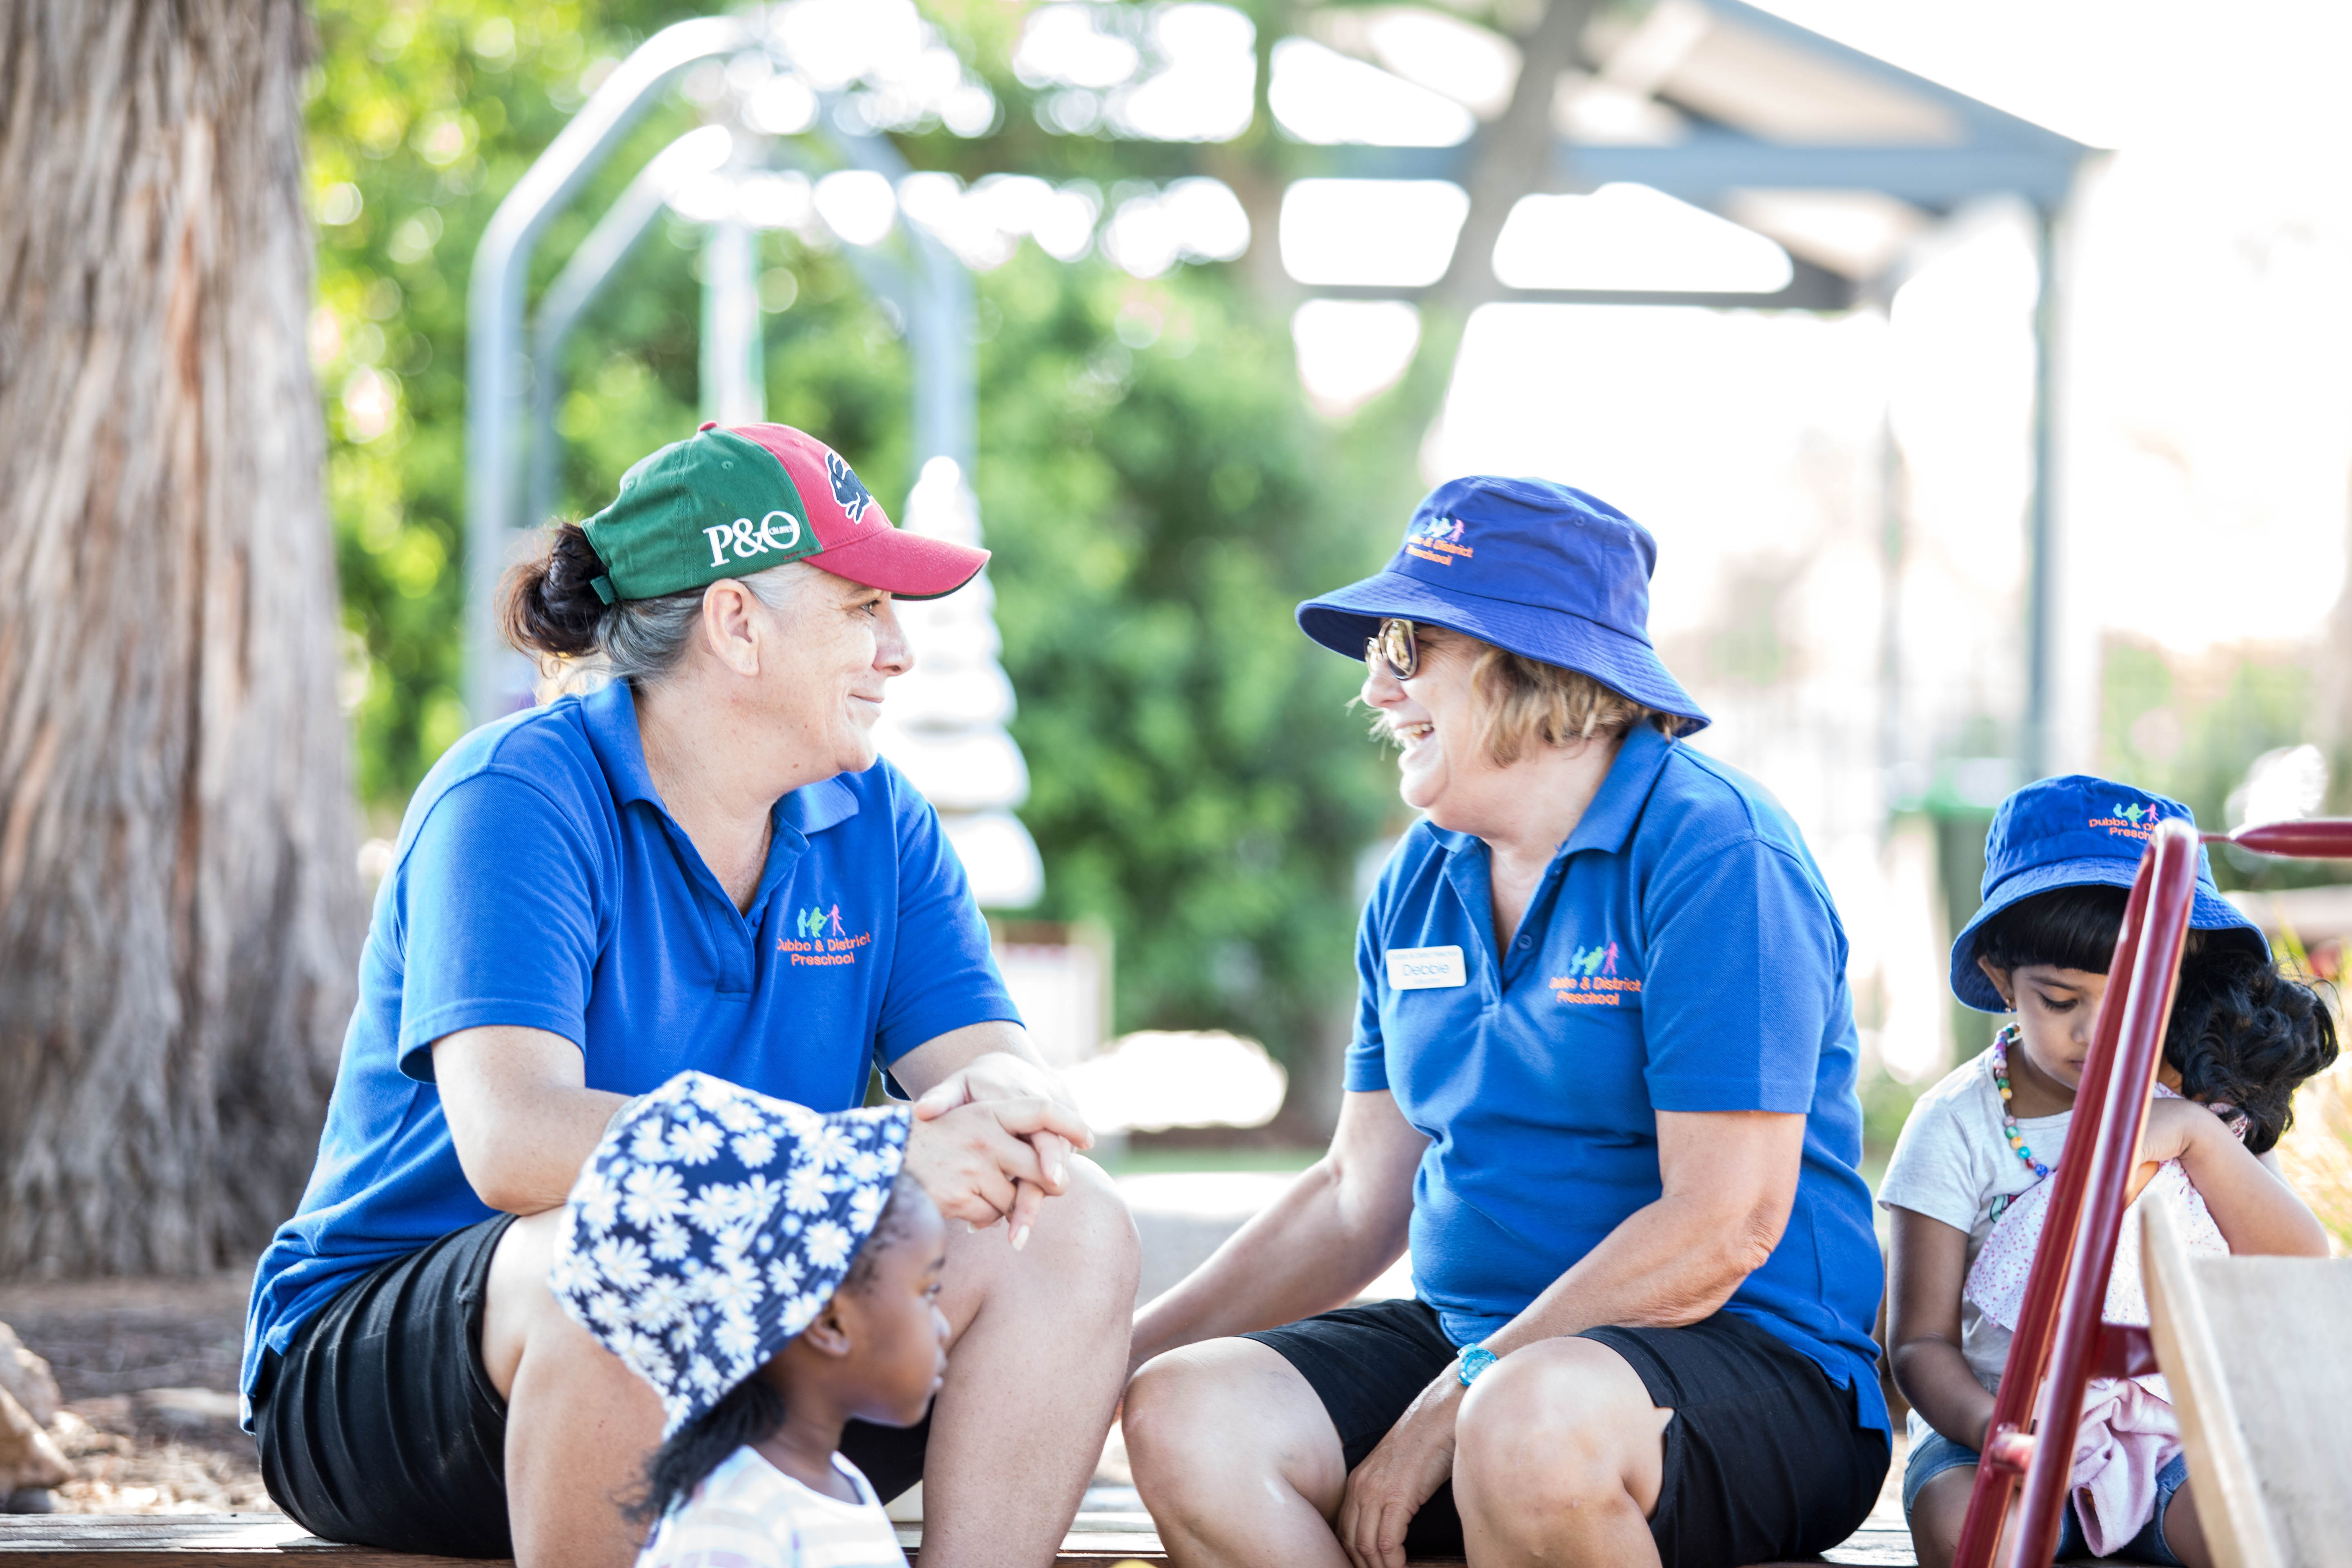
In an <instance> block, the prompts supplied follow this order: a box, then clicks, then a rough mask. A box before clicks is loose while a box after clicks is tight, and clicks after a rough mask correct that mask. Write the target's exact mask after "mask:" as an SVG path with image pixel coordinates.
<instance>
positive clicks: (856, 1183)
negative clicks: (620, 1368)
mask: <svg viewBox="0 0 2352 1568" xmlns="http://www.w3.org/2000/svg"><path fill="white" fill-rule="evenodd" d="M909 1120H910V1119H909V1115H908V1110H907V1108H905V1107H904V1106H877V1107H876V1108H874V1109H872V1110H840V1111H835V1112H832V1113H831V1114H826V1113H824V1112H820V1111H814V1110H809V1109H808V1108H807V1107H806V1106H801V1105H793V1104H792V1103H790V1102H788V1101H785V1100H772V1099H770V1098H769V1097H768V1096H766V1095H764V1094H755V1093H753V1092H752V1091H751V1090H750V1089H743V1088H740V1087H739V1086H737V1085H735V1084H731V1083H728V1082H726V1081H725V1080H723V1079H715V1078H712V1077H711V1076H710V1075H709V1074H708V1073H699V1072H685V1073H680V1074H678V1075H677V1077H676V1078H674V1079H670V1080H669V1081H668V1082H667V1083H665V1084H664V1085H662V1086H661V1087H660V1088H659V1089H656V1090H654V1091H653V1092H652V1093H651V1094H648V1095H646V1096H645V1097H644V1098H643V1099H641V1100H638V1101H637V1102H636V1103H635V1104H634V1105H632V1106H630V1107H629V1108H628V1109H627V1110H626V1111H625V1113H624V1114H623V1115H622V1116H621V1117H620V1119H619V1120H618V1121H615V1122H614V1124H613V1125H612V1126H611V1127H610V1128H608V1129H606V1131H605V1133H604V1140H603V1141H602V1142H599V1143H598V1144H597V1145H596V1152H594V1153H593V1154H592V1155H590V1156H589V1158H588V1163H587V1164H586V1166H584V1167H583V1170H582V1172H581V1175H580V1180H579V1182H578V1183H577V1184H575V1185H574V1186H573V1187H572V1196H571V1199H570V1200H569V1201H568V1202H567V1203H566V1204H565V1205H563V1223H562V1228H561V1230H560V1231H559V1232H558V1233H557V1237H556V1243H555V1262H554V1264H553V1266H552V1268H551V1269H550V1270H549V1275H548V1284H549V1287H550V1288H551V1289H552V1290H553V1291H554V1292H555V1299H556V1300H557V1301H559V1302H561V1303H562V1307H563V1310H564V1312H565V1314H566V1315H568V1316H569V1317H570V1318H571V1319H572V1321H574V1322H576V1323H578V1324H579V1325H580V1326H581V1327H582V1328H583V1329H586V1330H587V1331H589V1332H590V1333H591V1334H593V1335H594V1336H595V1337H596V1341H597V1342H598V1343H600V1344H602V1345H604V1348H605V1349H607V1350H609V1351H611V1352H613V1353H614V1355H617V1356H619V1357H620V1358H621V1360H622V1361H624V1362H625V1363H627V1364H628V1366H629V1368H630V1370H632V1371H634V1372H635V1373H637V1374H638V1375H639V1376H640V1377H643V1378H644V1379H645V1380H646V1382H647V1383H650V1384H653V1385H654V1388H655V1391H656V1392H657V1393H658V1394H660V1395H661V1400H662V1410H663V1412H664V1414H665V1415H666V1416H667V1420H666V1421H665V1423H664V1425H663V1426H662V1436H663V1437H664V1438H665V1439H667V1438H668V1437H670V1436H674V1435H676V1434H677V1432H678V1431H679V1430H680V1429H682V1428H684V1427H686V1426H689V1425H691V1424H692V1423H693V1422H694V1421H696V1420H697V1419H698V1418H699V1417H701V1416H702V1415H705V1414H707V1413H708V1412H709V1409H710V1408H711V1406H713V1405H717V1404H718V1403H719V1400H721V1399H723V1398H724V1397H726V1395H727V1394H728V1392H729V1391H730V1390H731V1389H732V1388H734V1386H735V1385H736V1384H739V1383H741V1382H742V1381H743V1380H744V1379H745V1378H748V1377H750V1376H751V1374H752V1373H755V1372H757V1371H758V1370H759V1369H760V1368H761V1366H762V1365H764V1364H765V1363H767V1361H768V1359H769V1358H770V1357H772V1356H773V1355H774V1354H775V1353H776V1352H778V1351H780V1350H782V1348H783V1347H784V1346H785V1345H786V1344H787V1343H788V1342H791V1341H792V1340H793V1338H795V1337H796V1336H798V1335H799V1333H800V1332H801V1331H802V1330H803V1329H805V1328H807V1327H808V1326H809V1324H810V1323H812V1322H814V1321H815V1320H816V1315H817V1313H818V1312H820V1311H822V1310H824V1304H825V1303H826V1302H827V1301H829V1300H832V1299H833V1293H834V1292H835V1290H837V1289H840V1287H841V1282H842V1280H843V1279H845V1278H846V1277H847V1276H848V1273H849V1266H850V1263H851V1261H852V1260H853V1259H855V1258H856V1256H857V1249H858V1247H860V1246H862V1245H864V1243H865V1241H866V1237H869V1236H871V1235H872V1234H873V1232H874V1226H875V1223H876V1222H877V1220H879V1219H880V1218H881V1216H882V1210H883V1208H884V1206H885V1205H887V1204H888V1202H889V1201H890V1189H891V1185H892V1184H894V1183H895V1182H896V1181H897V1180H898V1171H899V1167H900V1166H901V1164H902V1163H904V1161H905V1158H906V1152H907V1131H908V1125H909Z"/></svg>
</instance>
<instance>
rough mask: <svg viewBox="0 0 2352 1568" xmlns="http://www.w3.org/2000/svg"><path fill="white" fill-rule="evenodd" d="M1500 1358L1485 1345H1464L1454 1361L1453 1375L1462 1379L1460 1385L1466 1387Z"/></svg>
mask: <svg viewBox="0 0 2352 1568" xmlns="http://www.w3.org/2000/svg"><path fill="white" fill-rule="evenodd" d="M1502 1359H1503V1358H1502V1357H1501V1356H1498V1355H1496V1353H1495V1352H1493V1351H1490V1350H1488V1349H1487V1348H1486V1346H1485V1345H1464V1346H1463V1347H1462V1355H1461V1358H1460V1359H1459V1360H1458V1361H1457V1362H1456V1363H1455V1366H1454V1375H1455V1376H1456V1377H1459V1378H1460V1379H1461V1380H1462V1386H1463V1387H1465V1388H1467V1387H1469V1386H1470V1385H1471V1384H1474V1383H1475V1382H1477V1381H1478V1376H1479V1374H1480V1373H1483V1372H1485V1371H1486V1369H1487V1368H1488V1367H1490V1366H1492V1365H1494V1364H1495V1363H1496V1362H1498V1361H1500V1360H1502Z"/></svg>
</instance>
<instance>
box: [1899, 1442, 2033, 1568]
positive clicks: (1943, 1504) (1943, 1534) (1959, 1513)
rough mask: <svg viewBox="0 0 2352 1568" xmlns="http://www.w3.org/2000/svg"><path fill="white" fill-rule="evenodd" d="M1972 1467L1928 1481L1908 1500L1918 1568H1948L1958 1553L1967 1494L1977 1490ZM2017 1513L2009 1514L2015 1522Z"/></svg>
mask: <svg viewBox="0 0 2352 1568" xmlns="http://www.w3.org/2000/svg"><path fill="white" fill-rule="evenodd" d="M1976 1479H1977V1472H1976V1467H1975V1466H1973V1465H1962V1466H1956V1467H1955V1468H1951V1469H1948V1470H1944V1471H1941V1472H1939V1473H1938V1474H1937V1475H1935V1476H1932V1477H1930V1478H1928V1479H1927V1483H1926V1484H1925V1485H1923V1486H1921V1487H1920V1489H1919V1493H1918V1495H1917V1496H1916V1497H1915V1498H1913V1499H1912V1500H1911V1550H1912V1552H1913V1553H1914V1554H1915V1555H1916V1557H1917V1558H1918V1559H1919V1565H1920V1568H1949V1565H1950V1563H1951V1561H1952V1555H1953V1553H1954V1552H1958V1550H1959V1545H1960V1526H1961V1525H1962V1524H1963V1523H1965V1522H1966V1521H1967V1519H1968V1512H1969V1493H1970V1492H1971V1491H1973V1490H1975V1489H1976ZM2016 1513H2017V1510H2011V1522H2012V1523H2014V1522H2015V1519H2016Z"/></svg>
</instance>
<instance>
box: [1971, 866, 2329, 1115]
mask: <svg viewBox="0 0 2352 1568" xmlns="http://www.w3.org/2000/svg"><path fill="white" fill-rule="evenodd" d="M2128 896H2129V895H2127V894H2126V892H2125V890H2124V889H2121V888H2095V887H2094V888H2057V889H2052V890H2051V891H2049V892H2047V893H2039V894H2036V895H2035V896H2033V897H2032V898H2030V899H2020V900H2018V901H2017V902H2015V903H2013V904H2011V905H2010V906H2009V908H2007V909H2005V910H2001V911H2000V913H1999V914H1997V915H1995V916H1993V917H1992V918H1991V919H1990V920H1989V921H1985V923H1984V925H1983V927H1982V928H1981V929H1980V930H1979V931H1978V932H1977V941H1976V951H1977V952H1978V953H1979V955H1980V956H1981V957H1982V958H1983V959H1984V961H1985V962H1986V963H1990V964H1991V965H1992V966H1993V967H1994V968H1996V969H2017V968H2021V967H2022V966H2023V965H2026V964H2029V963H2047V964H2052V965H2054V966H2056V967H2058V968H2061V969H2081V970H2087V971H2089V972H2091V973H2097V974H2104V973H2106V972H2107V965H2108V964H2109V963H2113V962H2114V960H2115V950H2116V936H2117V935H2118V934H2120V933H2121V931H2122V930H2123V923H2124V905H2125V902H2126V900H2127V898H2128ZM2218 937H2219V933H2216V932H2209V931H2190V932H2189V944H2188V947H2187V948H2186V950H2184V951H2183V952H2182V953H2181V958H2180V984H2179V989H2178V990H2177V991H2176V992H2175V993H2174V994H2173V1000H2172V1018H2171V1021H2170V1023H2169V1024H2168V1025H2167V1026H2166V1028H2165V1033H2164V1059H2165V1060H2166V1061H2168V1062H2169V1063H2170V1064H2171V1065H2172V1068H2173V1070H2174V1071H2176V1072H2178V1073H2179V1075H2180V1092H2181V1093H2182V1094H2184V1095H2186V1096H2188V1097H2189V1099H2190V1100H2199V1101H2201V1102H2203V1103H2205V1104H2208V1105H2211V1104H2219V1103H2227V1104H2229V1105H2231V1106H2233V1107H2235V1108H2236V1109H2237V1110H2241V1111H2243V1112H2244V1113H2245V1115H2246V1119H2247V1123H2248V1125H2247V1128H2246V1147H2247V1148H2248V1149H2250V1150H2252V1151H2253V1152H2255V1153H2257V1154H2263V1153H2267V1152H2270V1150H2271V1149H2272V1148H2273V1146H2275V1145H2276V1144H2277V1142H2278V1141H2279V1137H2280V1135H2281V1134H2282V1133H2284V1131H2286V1130H2287V1128H2288V1127H2290V1126H2291V1125H2293V1123H2294V1113H2293V1110H2292V1108H2291V1102H2292V1101H2293V1100H2294V1091H2295V1089H2297V1088H2298V1087H2300V1086H2301V1084H2302V1083H2303V1081H2304V1080H2305V1079H2308V1078H2311V1077H2313V1076H2315V1075H2316V1074H2318V1073H2323V1072H2326V1070H2327V1068H2329V1067H2330V1066H2332V1065H2333V1064H2334V1063H2335V1060H2336V1023H2335V1020H2334V1019H2332V1018H2331V1017H2329V1016H2328V1014H2327V1009H2326V1006H2325V1005H2322V1004H2321V1002H2320V999H2319V997H2318V996H2317V995H2316V994H2315V993H2314V992H2313V991H2312V990H2311V988H2310V987H2309V986H2307V985H2305V984H2301V983H2300V982H2298V981H2295V980H2292V979H2289V978H2288V977H2287V976H2286V975H2284V974H2282V973H2279V972H2278V970H2277V969H2276V968H2274V967H2273V966H2272V964H2271V963H2269V962H2268V961H2267V960H2265V959H2264V958H2263V957H2262V956H2261V955H2260V954H2259V953H2257V952H2254V951H2253V949H2252V947H2251V946H2250V945H2246V944H2242V943H2241V942H2237V941H2235V940H2229V939H2222V940H2217V938H2218Z"/></svg>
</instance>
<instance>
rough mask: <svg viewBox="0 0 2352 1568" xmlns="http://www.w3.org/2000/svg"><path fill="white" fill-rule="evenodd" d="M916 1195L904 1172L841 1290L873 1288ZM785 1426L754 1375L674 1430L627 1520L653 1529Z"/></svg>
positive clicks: (772, 1388) (778, 1406) (780, 1407)
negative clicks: (736, 1456)
mask: <svg viewBox="0 0 2352 1568" xmlns="http://www.w3.org/2000/svg"><path fill="white" fill-rule="evenodd" d="M910 1191H912V1192H916V1193H919V1192H921V1191H922V1188H921V1187H919V1186H918V1185H917V1184H916V1183H915V1179H914V1178H913V1177H912V1176H909V1175H908V1174H907V1173H904V1172H903V1171H902V1172H900V1173H899V1175H898V1181H897V1182H896V1183H894V1184H892V1185H891V1188H890V1201H889V1202H888V1203H887V1204H885V1205H883V1207H882V1212H881V1214H880V1215H877V1216H876V1218H875V1221H874V1229H873V1230H872V1231H871V1232H870V1233H869V1234H868V1235H867V1236H866V1240H865V1241H864V1243H863V1244H861V1245H860V1246H859V1247H858V1248H857V1255H856V1257H855V1258H851V1259H850V1262H849V1273H848V1274H847V1275H846V1276H845V1277H844V1279H842V1281H841V1289H844V1290H863V1289H866V1287H867V1286H868V1285H870V1284H871V1283H872V1282H873V1279H874V1264H875V1260H876V1259H877V1258H880V1257H881V1256H882V1254H883V1253H885V1252H887V1251H888V1250H889V1249H890V1247H893V1246H894V1245H896V1244H897V1243H898V1241H899V1240H900V1239H901V1238H903V1237H905V1235H906V1233H907V1225H908V1219H907V1210H908V1205H906V1204H904V1203H902V1202H901V1201H900V1200H901V1199H902V1198H903V1197H904V1196H905V1195H906V1194H908V1192H910ZM783 1424H784V1396H783V1394H782V1393H781V1392H780V1391H779V1390H778V1389H777V1388H776V1385H775V1384H772V1383H770V1382H769V1381H768V1380H767V1379H766V1378H764V1377H761V1376H760V1375H758V1374H757V1373H754V1374H752V1375H751V1376H750V1377H747V1378H745V1379H744V1380H743V1381H742V1382H740V1383H739V1384H736V1385H735V1386H734V1387H732V1388H730V1389H729V1390H728V1391H727V1393H726V1394H725V1396H724V1397H722V1398H721V1399H720V1400H719V1403H718V1404H716V1405H712V1406H711V1407H710V1408H709V1410H706V1411H704V1412H703V1413H702V1415H701V1416H700V1417H698V1419H696V1420H694V1421H691V1422H689V1423H688V1424H687V1425H686V1426H681V1427H679V1428H678V1430H677V1433H676V1434H675V1435H673V1436H671V1437H670V1438H669V1440H668V1441H667V1442H666V1443H664V1444H663V1445H662V1446H661V1447H658V1448H656V1449H655V1450H654V1453H653V1457H652V1458H649V1459H647V1460H646V1495H645V1497H644V1498H643V1499H642V1500H639V1501H637V1502H635V1503H632V1504H630V1505H629V1510H628V1513H629V1518H630V1519H631V1520H633V1521H635V1522H636V1523H639V1524H651V1523H652V1522H653V1521H656V1520H657V1519H659V1518H661V1516H662V1515H664V1514H666V1513H667V1512H668V1511H669V1510H670V1509H671V1508H672V1507H673V1506H675V1505H676V1504H677V1503H678V1502H680V1501H682V1500H685V1499H686V1498H688V1497H690V1496H692V1495H693V1493H694V1489H695V1488H697V1487H698V1486H700V1485H701V1484H702V1480H703V1478H704V1477H706V1476H708V1475H709V1474H710V1472H711V1471H713V1470H715V1469H717V1468H719V1466H720V1465H722V1464H725V1463H726V1462H727V1460H728V1458H730V1456H731V1455H732V1454H733V1453H734V1452H735V1450H736V1449H738V1448H740V1447H745V1446H746V1445H748V1444H751V1443H756V1442H758V1441H760V1440H761V1438H763V1437H766V1436H771V1435H772V1434H773V1433H774V1432H775V1430H776V1428H778V1427H779V1426H782V1425H783Z"/></svg>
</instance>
